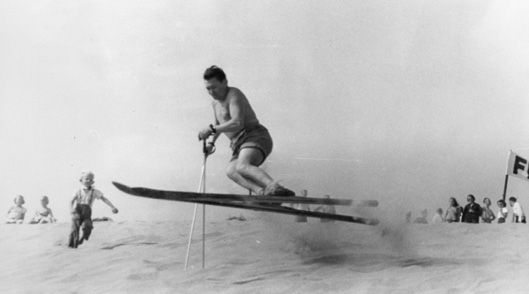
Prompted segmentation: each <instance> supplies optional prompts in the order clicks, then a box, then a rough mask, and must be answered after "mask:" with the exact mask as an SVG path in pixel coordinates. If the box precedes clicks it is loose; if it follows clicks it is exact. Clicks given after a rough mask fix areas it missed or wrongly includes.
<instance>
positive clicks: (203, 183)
mask: <svg viewBox="0 0 529 294" xmlns="http://www.w3.org/2000/svg"><path fill="white" fill-rule="evenodd" d="M202 141H203V147H202V152H203V154H204V159H203V162H202V170H201V174H200V182H199V184H198V188H197V190H198V191H197V192H198V193H200V192H202V193H205V192H206V159H207V157H208V152H207V148H206V140H202ZM197 208H198V204H195V208H194V210H193V221H192V222H191V229H190V231H189V240H188V241H187V252H186V260H185V270H186V271H187V266H188V264H189V252H190V250H191V239H192V238H193V231H194V229H195V220H196V215H197ZM205 210H206V208H205V205H203V211H202V216H203V220H202V223H203V225H202V268H204V266H205V213H206V211H205Z"/></svg>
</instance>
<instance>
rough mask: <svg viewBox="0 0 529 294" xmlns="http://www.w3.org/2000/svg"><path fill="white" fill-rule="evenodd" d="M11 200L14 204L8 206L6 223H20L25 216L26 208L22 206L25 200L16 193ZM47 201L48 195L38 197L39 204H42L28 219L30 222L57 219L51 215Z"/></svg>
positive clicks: (46, 221) (40, 222)
mask: <svg viewBox="0 0 529 294" xmlns="http://www.w3.org/2000/svg"><path fill="white" fill-rule="evenodd" d="M13 202H14V203H15V205H13V206H12V207H11V208H9V210H8V212H7V218H6V223H7V224H21V223H23V222H24V218H25V217H26V212H27V209H26V208H25V207H24V204H25V203H26V201H25V200H24V196H22V195H18V196H16V197H15V199H13ZM49 203H50V200H49V198H48V196H42V198H41V199H40V204H41V205H42V207H41V208H39V209H37V211H36V212H35V215H34V216H33V218H32V219H31V220H30V221H29V223H30V224H46V223H54V222H56V221H57V220H56V219H55V217H54V216H53V212H52V211H51V209H50V208H49V207H48V204H49Z"/></svg>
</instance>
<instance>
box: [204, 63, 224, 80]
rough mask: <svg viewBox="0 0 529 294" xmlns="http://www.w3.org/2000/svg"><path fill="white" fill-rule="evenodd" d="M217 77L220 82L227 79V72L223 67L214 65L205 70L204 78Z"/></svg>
mask: <svg viewBox="0 0 529 294" xmlns="http://www.w3.org/2000/svg"><path fill="white" fill-rule="evenodd" d="M212 78H216V79H217V80H218V81H219V82H223V81H224V80H225V79H226V74H225V73H224V71H223V70H222V68H220V67H217V66H216V65H212V66H210V67H208V68H207V69H206V71H205V72H204V80H210V79H212Z"/></svg>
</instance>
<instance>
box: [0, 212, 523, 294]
mask: <svg viewBox="0 0 529 294" xmlns="http://www.w3.org/2000/svg"><path fill="white" fill-rule="evenodd" d="M245 216H246V217H247V218H248V220H247V221H238V220H230V221H228V220H224V219H222V220H219V219H217V220H210V222H208V223H207V245H206V258H207V260H206V267H205V269H202V268H201V240H200V227H201V225H200V223H198V228H197V231H196V232H197V234H196V238H194V241H193V246H192V254H191V259H190V267H189V269H188V271H187V272H186V271H185V270H184V261H185V252H186V245H187V234H188V230H189V223H182V222H101V223H95V226H96V228H95V230H94V232H93V236H92V238H91V239H90V241H89V242H87V243H85V244H83V245H82V246H81V247H79V248H78V249H69V248H67V247H66V246H65V244H66V236H67V235H68V230H69V226H70V225H69V224H68V223H58V224H51V225H27V224H24V225H0V235H1V236H2V239H1V241H0V244H1V245H0V246H1V250H2V251H1V252H2V262H1V263H0V293H527V291H528V290H527V281H528V277H529V266H528V264H529V258H528V256H529V254H528V247H529V245H528V244H529V234H528V233H529V226H527V225H515V224H503V225H498V224H479V225H469V224H440V225H405V224H399V223H398V222H388V221H386V222H383V223H382V224H381V225H379V226H377V227H369V226H363V225H356V224H347V223H330V224H329V223H326V224H324V223H320V222H319V221H318V220H317V219H309V223H295V222H294V221H293V217H290V216H283V215H271V214H262V213H247V214H245ZM390 223H391V225H389V224H390Z"/></svg>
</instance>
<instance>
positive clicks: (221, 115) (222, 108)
mask: <svg viewBox="0 0 529 294" xmlns="http://www.w3.org/2000/svg"><path fill="white" fill-rule="evenodd" d="M214 109H215V117H216V118H217V120H218V121H219V122H225V121H228V120H230V119H231V115H230V110H229V107H228V105H223V104H221V103H217V104H215V106H214Z"/></svg>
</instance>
